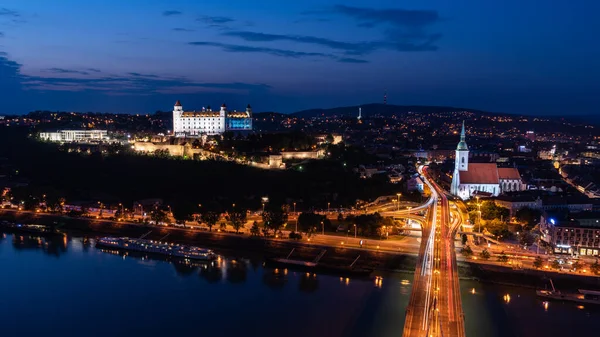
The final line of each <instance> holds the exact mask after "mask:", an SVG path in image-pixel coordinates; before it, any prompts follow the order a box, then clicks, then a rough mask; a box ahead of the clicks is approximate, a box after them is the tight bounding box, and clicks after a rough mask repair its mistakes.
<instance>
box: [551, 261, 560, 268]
mask: <svg viewBox="0 0 600 337" xmlns="http://www.w3.org/2000/svg"><path fill="white" fill-rule="evenodd" d="M551 266H552V269H560V262H558V260H554V261H552V265H551Z"/></svg>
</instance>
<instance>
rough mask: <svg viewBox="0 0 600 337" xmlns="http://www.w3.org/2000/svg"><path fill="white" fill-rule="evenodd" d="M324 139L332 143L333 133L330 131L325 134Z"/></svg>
mask: <svg viewBox="0 0 600 337" xmlns="http://www.w3.org/2000/svg"><path fill="white" fill-rule="evenodd" d="M325 141H326V142H327V143H329V144H333V135H332V134H331V133H330V134H328V135H327V136H325Z"/></svg>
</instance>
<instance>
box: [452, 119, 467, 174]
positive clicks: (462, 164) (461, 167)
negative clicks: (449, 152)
mask: <svg viewBox="0 0 600 337" xmlns="http://www.w3.org/2000/svg"><path fill="white" fill-rule="evenodd" d="M455 158H456V159H455V161H454V169H455V170H458V171H468V170H469V148H468V147H467V142H466V141H465V121H463V124H462V130H461V131H460V142H459V143H458V146H457V147H456V156H455Z"/></svg>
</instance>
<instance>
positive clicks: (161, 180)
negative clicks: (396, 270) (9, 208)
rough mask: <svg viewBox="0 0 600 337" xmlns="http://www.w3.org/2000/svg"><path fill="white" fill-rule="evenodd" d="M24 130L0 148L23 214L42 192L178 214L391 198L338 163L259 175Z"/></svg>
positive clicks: (386, 188)
mask: <svg viewBox="0 0 600 337" xmlns="http://www.w3.org/2000/svg"><path fill="white" fill-rule="evenodd" d="M29 132H30V130H28V129H23V130H19V129H18V128H12V127H11V128H5V129H3V130H2V132H0V143H2V144H12V145H11V146H3V147H0V156H1V157H6V158H7V159H8V160H9V162H10V163H11V165H13V166H14V167H15V168H16V169H17V170H18V172H19V174H18V176H19V177H24V178H27V179H29V181H30V186H29V187H26V188H15V191H14V192H15V199H16V200H18V201H24V203H26V204H27V205H26V206H27V207H30V208H32V207H34V206H35V203H36V199H37V200H38V201H39V200H40V199H41V197H42V195H43V194H49V191H50V190H54V191H55V193H56V194H57V196H58V197H63V198H65V199H66V202H67V203H69V202H72V201H74V200H78V201H94V202H95V201H98V200H101V201H102V202H103V203H105V204H111V203H119V202H121V203H123V204H124V205H127V206H129V205H131V204H132V203H133V202H134V201H136V200H141V199H147V198H161V199H163V200H164V202H165V203H166V204H168V205H171V206H172V207H173V209H174V211H175V212H177V213H179V210H176V209H177V208H181V207H179V205H180V204H182V203H190V204H192V205H197V204H206V203H208V202H210V201H211V200H218V201H219V203H221V204H223V205H227V204H232V203H236V204H239V205H240V206H242V207H245V208H253V209H258V208H260V198H261V197H262V196H266V195H268V196H269V198H270V199H271V200H278V201H284V200H285V199H286V198H290V199H295V200H303V206H304V207H307V208H309V207H311V206H316V207H322V205H323V204H324V203H326V202H327V201H329V200H331V201H335V203H336V205H344V206H345V205H354V204H355V202H356V200H357V199H361V200H368V199H374V198H376V197H378V196H380V195H386V194H391V193H393V191H394V188H395V186H393V185H392V184H388V183H386V182H382V181H375V180H372V179H360V178H359V177H358V176H357V175H356V174H355V173H354V172H352V168H351V167H350V165H348V166H344V165H343V164H342V163H341V162H340V161H330V160H320V161H313V162H309V163H307V164H303V168H304V169H303V170H302V172H298V171H296V170H284V171H278V170H260V169H256V168H252V167H248V166H243V165H238V164H234V163H231V162H222V161H194V160H183V159H180V160H175V159H172V158H169V159H166V158H161V157H160V156H159V157H154V156H141V155H135V154H132V153H125V151H121V152H119V153H118V154H113V155H100V154H97V155H82V154H79V153H76V152H71V153H69V152H67V151H60V150H59V149H58V146H56V145H55V144H49V143H43V142H38V141H36V140H34V139H31V138H28V137H27V134H28V133H29ZM253 137H258V136H253ZM265 137H267V138H268V137H270V136H267V135H264V136H262V138H261V139H262V140H260V141H261V142H262V141H265V143H268V142H270V140H267V139H266V138H265ZM298 137H299V138H298V139H300V138H301V137H300V136H298ZM257 141H258V140H257ZM296 142H297V141H296V140H291V141H290V143H289V144H291V145H285V146H290V147H295V146H296V145H295V144H296ZM298 144H301V145H302V141H300V140H298ZM298 146H300V145H298ZM302 146H304V145H302ZM55 163H60V165H55ZM18 190H22V191H23V193H19V191H18ZM206 191H210V192H209V193H206ZM17 194H18V196H17ZM30 196H31V197H30ZM127 206H126V207H127ZM129 207H130V206H129Z"/></svg>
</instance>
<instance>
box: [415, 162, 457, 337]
mask: <svg viewBox="0 0 600 337" xmlns="http://www.w3.org/2000/svg"><path fill="white" fill-rule="evenodd" d="M423 177H424V181H425V183H426V184H427V186H428V187H429V188H430V189H431V199H430V200H429V202H428V204H429V205H428V211H427V213H426V221H424V222H423V229H422V240H421V246H420V247H419V258H418V260H417V267H416V269H415V278H414V281H413V287H412V293H411V296H410V300H409V304H408V308H407V309H406V321H405V323H404V332H403V336H404V337H430V336H431V337H437V336H444V337H464V336H465V330H464V314H463V311H462V303H461V297H460V288H459V284H458V272H457V268H456V254H455V249H454V237H455V235H456V232H457V230H458V227H459V226H460V223H461V221H460V219H459V218H458V217H454V218H453V219H452V220H451V218H450V204H449V202H448V198H447V196H446V192H445V191H443V190H442V189H441V188H440V187H439V186H438V185H437V184H436V183H435V182H432V181H429V179H427V171H426V169H423ZM425 205H427V204H425ZM425 205H423V206H425Z"/></svg>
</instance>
